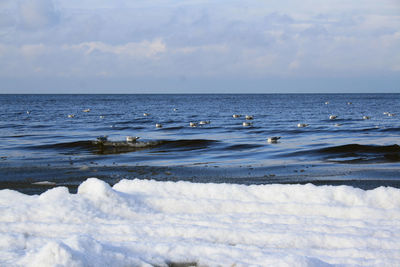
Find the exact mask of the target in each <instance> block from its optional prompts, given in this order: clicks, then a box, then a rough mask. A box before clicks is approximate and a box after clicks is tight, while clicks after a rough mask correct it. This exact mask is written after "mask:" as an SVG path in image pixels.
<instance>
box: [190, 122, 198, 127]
mask: <svg viewBox="0 0 400 267" xmlns="http://www.w3.org/2000/svg"><path fill="white" fill-rule="evenodd" d="M189 126H190V127H197V123H196V122H189Z"/></svg>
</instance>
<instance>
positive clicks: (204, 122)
mask: <svg viewBox="0 0 400 267" xmlns="http://www.w3.org/2000/svg"><path fill="white" fill-rule="evenodd" d="M199 124H200V125H205V124H210V121H200V122H199Z"/></svg>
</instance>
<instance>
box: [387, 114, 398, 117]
mask: <svg viewBox="0 0 400 267" xmlns="http://www.w3.org/2000/svg"><path fill="white" fill-rule="evenodd" d="M387 115H388V116H389V117H393V116H394V115H396V114H394V113H388V114H387Z"/></svg>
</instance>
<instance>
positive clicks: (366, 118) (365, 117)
mask: <svg viewBox="0 0 400 267" xmlns="http://www.w3.org/2000/svg"><path fill="white" fill-rule="evenodd" d="M369 119H371V117H370V116H363V120H369Z"/></svg>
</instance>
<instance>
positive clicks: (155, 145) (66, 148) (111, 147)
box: [30, 139, 218, 154]
mask: <svg viewBox="0 0 400 267" xmlns="http://www.w3.org/2000/svg"><path fill="white" fill-rule="evenodd" d="M217 142H218V141H215V140H204V139H187V140H156V141H137V142H135V143H132V142H126V141H106V142H98V141H90V140H88V141H76V142H66V143H56V144H48V145H39V146H32V147H30V148H32V149H55V150H61V151H63V152H64V153H71V152H74V153H79V152H80V151H87V152H90V153H93V154H121V153H128V152H135V151H140V150H144V149H153V150H152V151H151V152H157V153H160V152H172V151H190V150H198V149H205V148H208V147H209V146H211V145H213V144H214V143H217Z"/></svg>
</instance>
